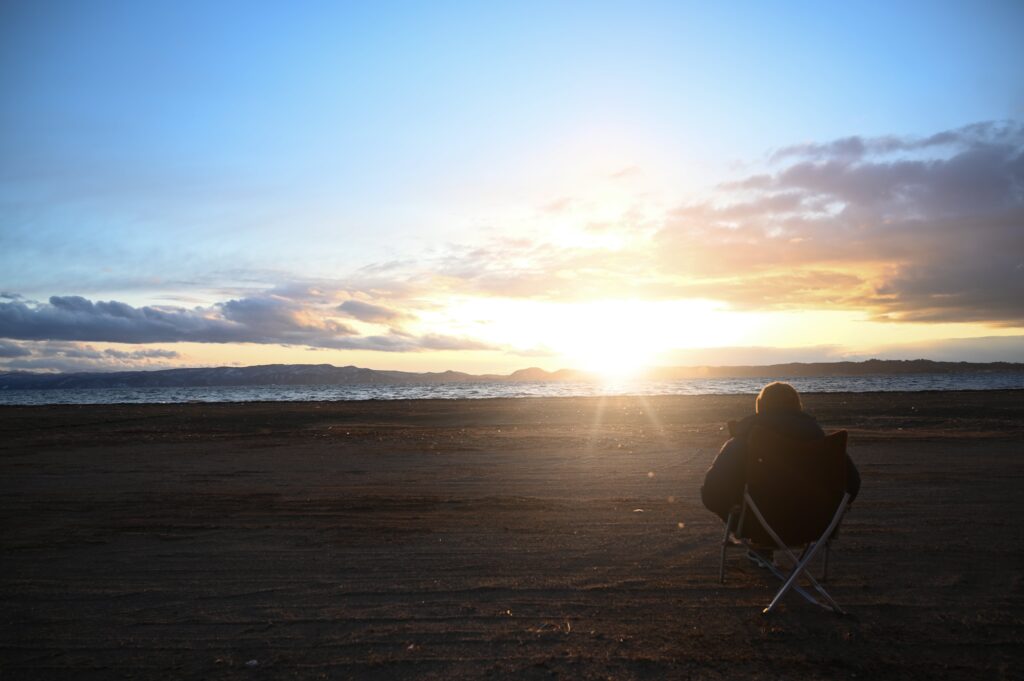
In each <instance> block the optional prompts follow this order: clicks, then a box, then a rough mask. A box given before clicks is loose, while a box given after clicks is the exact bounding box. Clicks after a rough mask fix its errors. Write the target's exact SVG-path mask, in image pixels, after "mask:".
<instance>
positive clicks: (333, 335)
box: [0, 294, 489, 352]
mask: <svg viewBox="0 0 1024 681" xmlns="http://www.w3.org/2000/svg"><path fill="white" fill-rule="evenodd" d="M350 302H354V301H350ZM351 309H352V308H351V307H350V309H349V310H347V311H348V312H350V313H351ZM354 309H355V310H356V312H357V313H359V316H360V318H363V319H372V320H373V321H378V320H379V319H382V318H386V319H387V320H393V319H395V318H397V317H398V316H399V315H398V313H393V314H387V315H385V314H384V312H382V311H384V310H385V308H383V307H379V306H375V305H370V304H366V303H359V304H358V305H357V306H356V307H355V308H354ZM354 316H355V315H354ZM0 338H9V339H17V340H35V341H41V340H60V341H94V342H112V343H135V344H138V343H176V342H193V343H262V344H281V345H301V346H309V347H317V348H331V349H351V350H378V351H383V352H409V351H417V350H438V349H444V350H460V349H473V350H480V349H486V348H488V347H489V346H487V345H485V344H483V343H479V342H477V341H473V340H471V339H461V338H454V337H449V336H442V335H436V334H428V335H424V336H414V335H412V334H408V333H405V332H402V331H400V330H398V329H391V330H390V331H389V332H388V333H387V334H382V335H370V336H360V335H358V334H357V332H356V331H355V330H354V329H352V328H351V327H350V326H348V325H346V324H343V323H341V322H338V321H335V320H333V319H331V318H329V317H325V316H324V311H323V310H322V309H321V308H318V307H315V306H312V305H310V304H309V302H308V301H306V300H303V299H301V298H298V297H285V296H281V295H273V294H266V295H259V296H252V297H248V298H241V299H237V300H229V301H227V302H224V303H219V304H217V305H213V306H211V307H206V308H192V309H186V308H177V307H174V308H169V307H151V306H144V307H132V306H131V305H128V304H126V303H121V302H117V301H109V302H103V301H99V302H93V301H90V300H87V299H85V298H82V297H79V296H53V297H51V298H50V299H49V301H48V302H46V303H29V302H23V301H21V300H12V301H10V302H4V303H0ZM0 351H2V350H0Z"/></svg>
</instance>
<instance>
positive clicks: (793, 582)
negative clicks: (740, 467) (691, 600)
mask: <svg viewBox="0 0 1024 681" xmlns="http://www.w3.org/2000/svg"><path fill="white" fill-rule="evenodd" d="M849 504H850V494H849V492H846V493H844V494H843V498H842V501H840V502H839V506H838V507H837V508H836V511H835V513H834V514H833V516H832V520H831V522H829V525H828V528H827V529H826V530H825V531H824V532H823V533H822V535H821V537H819V538H818V539H817V540H815V541H811V542H808V543H807V544H805V545H801V546H796V547H793V546H789V545H787V544H786V543H785V542H784V541H782V539H781V538H780V537H779V535H778V534H777V533H776V532H775V530H773V529H772V527H771V525H769V524H768V522H767V521H766V520H765V518H764V515H763V514H762V513H761V510H760V509H759V508H758V507H757V503H756V502H755V501H754V499H753V498H752V497H751V496H750V491H749V489H748V487H747V486H744V488H743V503H742V505H741V506H738V507H734V508H733V510H732V512H730V513H729V518H728V520H727V521H726V523H725V536H724V537H723V538H722V561H721V565H720V567H719V570H718V581H719V582H720V583H723V584H724V583H725V558H726V551H727V550H728V549H730V548H746V549H747V550H748V551H749V552H751V553H752V554H754V556H756V557H757V559H758V561H759V562H760V563H761V564H762V565H763V566H764V567H766V568H768V570H770V571H771V572H772V574H774V575H775V576H776V577H778V578H779V579H780V580H782V582H783V584H782V586H781V587H780V588H779V590H778V592H776V594H775V597H774V598H773V599H772V601H771V603H769V604H768V607H766V608H765V609H764V610H763V613H764V614H765V615H767V614H769V613H771V612H772V611H773V610H774V609H775V607H776V606H777V605H778V604H779V601H780V600H782V597H783V596H784V595H785V594H786V592H787V591H789V590H790V589H793V590H794V591H796V592H797V593H798V594H800V595H801V596H803V598H804V599H805V600H806V601H808V602H809V603H813V604H814V605H817V606H819V607H821V608H824V609H825V610H830V611H832V612H834V613H836V614H839V615H845V614H846V613H845V611H844V610H843V609H842V608H840V607H839V604H838V603H836V602H835V600H834V599H833V598H832V597H831V596H830V595H829V594H828V592H827V591H825V589H824V587H822V586H821V583H820V582H819V581H818V580H817V579H815V578H814V575H812V574H811V572H810V570H808V566H809V564H810V562H811V560H812V559H813V558H814V556H815V555H817V553H818V551H819V549H822V548H824V549H825V552H824V569H823V574H822V579H821V581H822V582H825V581H827V580H828V558H829V552H830V548H831V546H830V545H831V537H832V534H833V532H835V530H836V528H837V527H839V523H840V522H841V521H842V519H843V516H844V515H845V514H846V510H847V507H848V506H849ZM747 509H750V512H751V513H753V515H754V516H755V517H756V518H757V520H758V521H760V523H761V526H762V527H764V529H765V531H767V532H768V535H769V536H770V537H771V538H772V540H773V541H774V542H775V543H776V545H777V546H778V549H779V550H781V551H783V552H785V554H786V555H787V556H789V558H790V560H792V561H793V565H794V567H793V569H792V570H791V571H790V573H789V574H788V575H787V574H784V573H783V572H782V571H781V570H779V568H778V567H776V566H775V565H773V564H772V562H771V561H769V560H767V559H765V558H764V557H763V556H761V555H760V554H759V553H758V552H757V549H756V548H755V545H754V543H753V542H752V541H750V540H749V539H746V538H745V537H743V536H742V532H743V521H744V520H745V519H746V517H747ZM737 515H738V522H737V524H736V529H735V531H733V519H734V518H736V517H737ZM794 548H801V549H802V550H801V553H800V555H799V556H797V554H796V553H794V551H793V549H794ZM801 574H802V575H804V576H805V577H807V580H808V581H809V582H810V584H811V586H812V587H814V589H815V591H817V592H818V594H819V595H820V597H821V598H816V597H815V596H814V595H812V594H810V593H808V592H807V590H806V589H804V588H802V587H801V586H800V585H799V584H797V579H798V578H799V577H800V575H801Z"/></svg>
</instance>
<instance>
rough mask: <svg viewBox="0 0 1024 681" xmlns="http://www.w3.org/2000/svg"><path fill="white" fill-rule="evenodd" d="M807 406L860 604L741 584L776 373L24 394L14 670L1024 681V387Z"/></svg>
mask: <svg viewBox="0 0 1024 681" xmlns="http://www.w3.org/2000/svg"><path fill="white" fill-rule="evenodd" d="M805 402H806V405H807V407H808V410H809V411H811V412H812V413H813V414H815V415H816V416H817V417H818V418H819V420H820V421H821V423H822V424H823V425H824V426H825V427H826V429H838V428H845V429H848V430H849V431H850V433H851V444H850V453H851V456H852V457H853V459H854V460H855V462H856V463H857V465H858V467H859V469H860V471H861V474H862V477H863V490H862V492H861V497H860V498H859V499H858V501H857V503H856V504H855V506H854V508H853V510H852V512H851V513H850V515H849V516H848V518H847V521H846V523H845V525H844V528H843V532H842V536H841V538H840V539H839V541H838V542H837V544H836V547H835V551H834V554H833V565H832V579H831V586H830V592H831V593H832V595H833V596H834V597H835V598H836V599H837V600H838V601H839V602H840V603H841V604H842V605H843V606H844V607H846V608H847V609H848V610H849V612H850V613H851V614H850V616H848V617H837V616H835V615H832V614H830V613H827V612H824V611H822V610H819V609H816V608H814V607H813V606H811V605H809V604H807V603H805V602H803V601H802V600H800V599H799V597H798V596H796V595H790V596H787V597H786V599H785V602H784V606H783V607H782V608H781V610H780V611H779V612H777V613H775V614H773V615H771V616H768V617H765V616H763V615H761V609H762V608H763V607H764V605H766V604H767V602H768V601H769V600H770V598H771V596H772V594H773V593H774V590H775V586H776V585H775V583H774V582H773V581H772V580H771V578H770V577H769V576H767V575H766V574H765V572H764V571H762V570H759V569H757V568H756V567H754V566H752V565H750V564H749V563H747V562H746V560H745V559H744V558H743V557H742V556H740V555H739V554H735V555H734V556H733V557H732V558H731V559H730V562H729V568H728V575H727V581H726V583H725V584H724V585H721V584H719V583H718V581H717V572H718V541H719V539H720V522H719V521H718V519H717V518H715V517H714V516H712V515H711V514H710V513H708V512H707V511H705V510H704V509H703V508H702V506H701V504H700V498H699V489H700V484H701V481H702V479H703V474H704V471H705V469H706V468H707V467H708V465H709V464H710V463H711V460H712V459H713V457H714V455H715V453H716V452H717V449H718V447H719V445H720V444H721V442H722V441H723V439H724V437H725V432H724V430H723V427H724V424H725V422H726V420H728V419H730V418H738V417H742V416H743V415H745V414H746V413H748V412H749V410H750V408H751V407H752V405H753V398H752V396H698V397H692V396H671V397H667V396H666V397H656V398H646V399H641V398H609V399H600V398H586V399H583V398H552V399H518V400H479V401H415V402H362V403H303V404H296V403H284V404H282V403H262V404H230V405H205V404H187V405H176V406H162V405H141V406H53V407H5V408H0V467H2V475H0V485H2V490H0V517H2V546H3V560H2V566H0V574H2V585H0V607H2V613H3V615H2V622H0V677H2V678H10V679H32V678H49V679H71V678H74V679H111V678H159V679H169V678H174V679H191V678H196V679H199V678H238V679H254V678H267V679H269V678H274V679H278V678H281V679H291V678H301V679H306V678H309V679H318V678H330V679H348V678H351V679H367V678H373V679H409V678H417V679H467V678H523V679H550V678H597V679H607V678H611V679H668V678H702V679H704V678H706V679H736V678H755V679H756V678H764V679H775V678H786V679H793V678H808V679H814V678H821V679H837V678H851V679H852V678H869V679H874V678H900V679H934V678H951V679H1010V678H1021V674H1022V671H1021V667H1022V663H1024V645H1022V644H1024V614H1022V613H1024V589H1022V586H1024V584H1022V572H1024V551H1022V549H1024V521H1022V514H1021V511H1020V505H1021V502H1022V501H1024V491H1022V486H1024V446H1022V445H1024V392H1019V391H1018V392H1014V391H1007V392H962V393H905V394H896V393H889V394H872V395H852V394H831V395H808V396H806V398H805Z"/></svg>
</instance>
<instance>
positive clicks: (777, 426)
mask: <svg viewBox="0 0 1024 681" xmlns="http://www.w3.org/2000/svg"><path fill="white" fill-rule="evenodd" d="M755 425H758V426H762V427H764V428H769V429H771V430H774V431H775V432H777V433H779V434H780V435H785V436H786V437H790V438H793V439H795V440H816V439H818V438H822V437H825V432H824V431H823V430H822V429H821V426H819V425H818V422H817V421H815V420H814V417H813V416H811V415H810V414H805V413H803V412H782V413H777V414H756V415H753V416H748V417H747V418H745V419H743V420H742V421H740V422H739V423H738V424H736V425H735V426H733V425H732V424H730V431H731V433H732V437H731V438H729V440H728V441H726V443H725V444H724V445H722V450H721V451H720V452H718V456H717V457H715V460H714V462H713V463H712V464H711V468H709V469H708V472H707V475H705V477H704V486H703V487H701V488H700V498H701V501H703V502H704V506H705V507H706V508H707V509H708V510H709V511H711V512H712V513H714V514H716V515H717V516H718V517H719V518H721V519H722V520H726V519H727V518H728V517H729V511H730V510H732V508H733V507H734V506H736V505H738V504H739V503H740V502H741V501H742V500H743V485H744V483H745V481H744V479H743V478H744V470H745V463H746V461H745V458H746V457H745V454H746V445H747V438H748V436H749V435H750V431H751V430H752V429H753V428H754V426H755ZM846 491H847V492H849V493H850V497H851V499H850V501H851V502H852V501H853V499H854V498H856V497H857V492H859V491H860V474H859V473H858V472H857V467H856V466H854V465H853V461H852V460H850V456H849V454H847V456H846Z"/></svg>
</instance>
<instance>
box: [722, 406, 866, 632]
mask: <svg viewBox="0 0 1024 681" xmlns="http://www.w3.org/2000/svg"><path fill="white" fill-rule="evenodd" d="M846 438H847V434H846V431H845V430H843V431H839V432H837V433H834V434H832V435H828V436H826V437H824V438H821V439H818V440H811V441H800V440H793V439H790V438H787V437H785V436H782V435H779V434H778V433H775V432H774V431H772V430H769V429H767V428H761V427H758V426H755V427H754V429H753V430H752V431H751V433H750V437H749V439H748V440H747V451H746V457H747V459H746V468H745V471H746V485H745V486H744V489H743V500H742V502H741V503H740V505H739V506H737V507H736V508H734V509H733V512H732V513H730V514H729V519H728V520H727V521H726V527H725V536H724V538H723V539H722V563H721V567H720V568H719V575H718V577H719V581H721V582H723V583H724V582H725V558H726V550H727V549H729V548H745V549H747V550H748V551H750V552H751V553H753V554H754V556H756V557H757V558H758V560H759V562H761V564H762V565H763V566H764V567H766V568H768V569H769V570H770V571H771V572H772V573H773V574H774V575H775V576H776V577H778V578H779V579H781V580H782V582H783V584H782V587H780V588H779V590H778V592H777V593H776V594H775V597H774V598H773V599H772V601H771V603H770V604H769V605H768V607H766V608H765V609H764V613H765V614H768V613H770V612H771V611H772V610H774V609H775V606H776V605H778V603H779V601H780V600H781V599H782V597H783V596H784V595H785V594H786V592H787V591H789V590H790V589H793V590H794V591H796V592H797V593H798V594H800V595H801V596H803V597H804V598H805V599H806V600H807V601H808V602H810V603H813V604H815V605H818V606H821V607H822V608H825V609H826V610H831V611H833V612H836V613H838V614H844V613H843V610H842V608H840V607H839V605H838V604H837V603H836V602H835V600H833V599H832V597H831V596H830V595H829V594H828V592H827V591H825V589H824V587H822V585H821V583H820V582H819V581H818V580H817V579H815V578H814V576H813V575H812V574H811V573H810V571H809V570H808V566H809V565H810V562H811V560H812V559H813V558H814V557H815V556H816V555H817V554H818V553H819V550H820V549H824V550H825V553H824V563H825V565H824V575H823V577H822V581H825V580H826V579H827V577H828V553H829V543H830V541H831V539H832V537H833V536H834V535H835V532H836V530H837V528H838V527H839V523H840V522H841V521H842V519H843V515H844V514H845V512H846V508H847V506H848V504H849V503H850V495H849V494H848V493H847V491H846ZM771 544H774V545H775V546H776V547H778V549H777V550H779V551H781V552H782V553H783V554H784V555H786V556H788V557H789V558H790V560H791V561H792V562H793V564H794V567H793V569H792V570H791V571H790V572H789V574H788V575H787V574H783V572H782V571H781V570H779V569H778V567H776V566H775V565H773V564H772V562H771V561H770V560H767V559H766V558H765V557H764V556H761V555H760V554H759V553H758V547H764V546H769V545H771ZM795 550H799V551H800V553H799V555H797V553H796V552H795ZM801 575H803V576H805V577H806V578H807V580H808V582H809V583H810V585H811V586H812V587H813V588H814V590H815V591H816V592H817V594H818V595H819V596H820V598H815V596H814V595H812V594H811V593H809V592H808V591H807V590H806V589H804V588H803V587H801V586H800V585H799V584H798V583H797V580H798V578H799V577H800V576H801Z"/></svg>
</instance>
